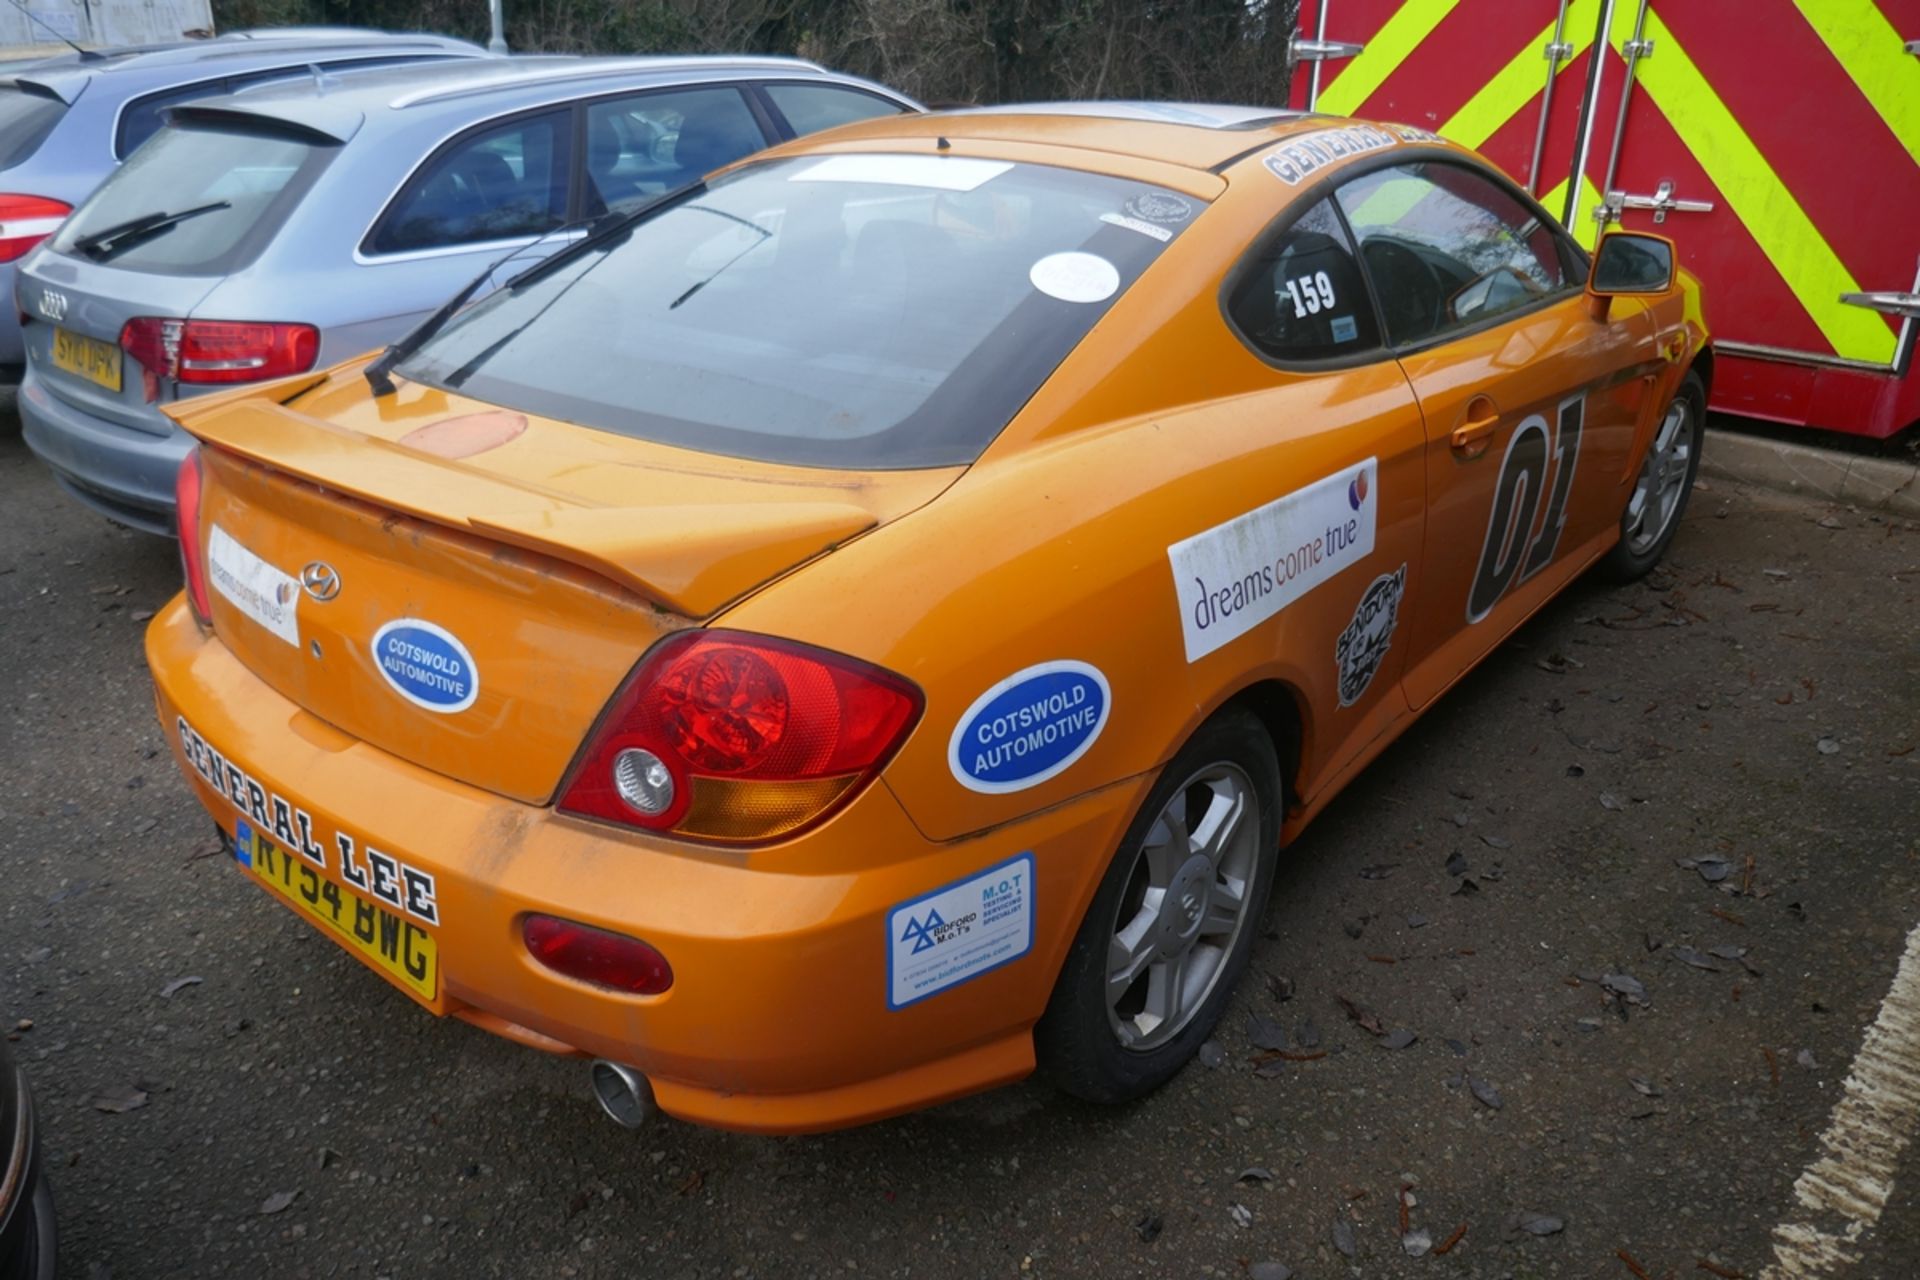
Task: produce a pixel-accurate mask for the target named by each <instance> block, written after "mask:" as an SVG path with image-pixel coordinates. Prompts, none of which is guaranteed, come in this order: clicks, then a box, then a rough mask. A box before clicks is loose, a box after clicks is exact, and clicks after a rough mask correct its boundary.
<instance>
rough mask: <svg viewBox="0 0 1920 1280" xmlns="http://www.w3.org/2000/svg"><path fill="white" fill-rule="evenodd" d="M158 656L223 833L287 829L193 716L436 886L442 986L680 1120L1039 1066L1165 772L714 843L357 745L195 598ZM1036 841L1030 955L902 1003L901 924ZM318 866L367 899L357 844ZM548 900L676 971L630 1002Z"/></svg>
mask: <svg viewBox="0 0 1920 1280" xmlns="http://www.w3.org/2000/svg"><path fill="white" fill-rule="evenodd" d="M147 658H148V663H149V666H150V668H151V669H152V672H153V676H154V680H155V684H156V687H157V700H158V708H159V713H160V718H161V722H162V725H163V727H164V728H165V729H166V730H167V733H168V736H169V738H170V739H171V740H172V745H173V748H174V752H175V756H176V758H177V759H178V760H179V762H180V764H181V767H182V770H183V772H184V773H185V774H186V776H187V778H188V779H189V781H190V782H192V783H193V785H194V787H195V789H196V791H197V792H198V794H199V796H200V799H201V801H202V803H203V804H205V805H206V806H207V808H208V809H209V811H210V812H212V813H213V815H214V817H215V819H216V820H217V821H218V822H219V823H220V825H221V826H222V827H223V828H225V829H227V830H228V831H232V829H233V828H234V826H235V824H236V822H237V821H240V820H242V819H245V820H248V821H253V822H255V823H256V825H265V824H259V823H258V819H257V817H248V816H247V815H246V814H243V813H242V812H241V810H240V809H239V808H238V807H236V805H235V804H234V803H233V802H232V801H231V800H230V799H228V797H227V795H226V794H225V793H224V791H223V790H222V789H216V788H215V787H214V786H212V785H211V784H210V783H209V782H208V780H207V777H206V776H204V774H203V773H202V772H201V771H200V770H199V769H198V768H196V766H195V764H194V762H193V761H191V760H189V759H188V754H187V749H186V748H184V747H183V745H182V743H183V732H182V727H181V726H182V723H183V722H184V724H185V725H186V726H189V727H190V729H191V731H192V733H193V734H195V735H198V737H199V738H200V739H202V740H204V741H205V742H206V743H207V744H209V745H210V746H211V747H213V748H214V749H215V750H217V751H218V752H219V753H220V754H221V755H222V756H223V757H224V758H225V761H226V762H227V763H228V764H230V765H233V766H237V767H238V768H239V769H240V770H241V771H242V772H243V773H244V774H245V775H247V776H248V777H249V778H251V779H252V780H254V781H255V782H256V783H257V784H258V785H259V787H260V788H262V789H264V790H265V791H266V792H267V793H269V795H268V805H269V806H271V797H272V796H274V795H278V796H280V797H282V798H284V800H285V802H286V803H287V804H288V805H289V806H297V807H299V808H301V809H303V810H304V811H305V813H306V814H307V815H308V817H309V818H310V819H311V823H312V826H313V829H314V832H315V836H316V839H315V841H314V843H315V844H316V845H317V846H329V845H330V843H331V842H332V841H333V840H334V839H336V838H337V834H336V833H347V834H349V835H350V836H352V837H353V838H354V839H355V840H356V841H357V842H358V843H359V844H360V846H361V847H362V848H363V849H364V848H366V847H368V846H369V845H376V846H377V847H378V848H379V849H380V850H381V851H383V852H384V853H385V854H388V855H391V856H392V857H394V858H397V859H398V860H399V861H400V862H401V863H402V864H404V865H405V866H408V867H413V868H415V869H417V870H420V871H424V872H426V873H427V874H429V875H431V876H432V877H433V889H432V892H433V894H434V901H435V906H436V908H437V916H438V923H437V924H435V925H434V926H433V927H432V928H431V929H429V933H430V934H431V935H432V937H433V941H434V946H435V948H436V950H437V954H438V956H439V969H440V975H441V980H440V984H439V988H438V990H437V991H436V992H435V993H434V994H433V995H432V996H431V997H429V998H423V997H422V996H421V995H420V994H419V993H418V992H415V993H414V998H415V999H416V1000H419V1001H420V1002H421V1003H423V1004H426V1005H427V1006H428V1007H429V1008H431V1009H432V1010H433V1011H434V1012H436V1013H442V1014H452V1015H455V1016H460V1017H464V1018H466V1019H467V1020H469V1021H472V1022H475V1023H476V1024H478V1025H481V1026H484V1027H487V1028H488V1029H490V1030H494V1031H497V1032H500V1033H501V1034H506V1035H509V1036H511V1037H512V1038H515V1039H518V1040H521V1041H522V1042H525V1043H533V1044H538V1045H540V1047H544V1048H549V1049H555V1050H559V1051H565V1050H567V1049H571V1050H573V1051H576V1052H580V1053H584V1054H590V1055H592V1056H594V1057H604V1058H610V1059H613V1060H615V1061H618V1062H624V1063H627V1064H630V1065H632V1066H634V1067H635V1068H637V1069H638V1070H640V1071H641V1072H643V1073H645V1074H646V1075H647V1076H648V1077H649V1078H650V1079H651V1080H652V1082H653V1084H654V1089H655V1094H656V1097H657V1099H658V1101H659V1103H660V1106H661V1108H662V1109H663V1110H664V1111H666V1112H667V1113H668V1114H670V1115H675V1116H678V1117H680V1118H683V1119H688V1120H694V1121H698V1122H701V1123H706V1124H712V1125H717V1126H721V1127H726V1128H735V1129H744V1130H755V1131H766V1132H802V1131H808V1130H818V1129H830V1128H837V1127H841V1126H845V1125H852V1124H859V1123H863V1122H866V1121H870V1120H876V1119H879V1118H881V1117H884V1116H888V1115H893V1114H897V1113H899V1112H903V1111H908V1110H912V1109H915V1108H918V1107H923V1106H928V1105H931V1104H933V1103H937V1102H941V1101H945V1100H947V1099H950V1098H955V1097H959V1096H961V1095H963V1094H967V1093H971V1092H975V1091H977V1090H980V1089H984V1088H987V1087H990V1086H993V1085H997V1084H1002V1083H1006V1082H1008V1081H1011V1080H1014V1079H1018V1078H1019V1077H1021V1076H1024V1075H1025V1074H1027V1073H1028V1072H1029V1071H1031V1070H1032V1068H1033V1045H1032V1034H1031V1032H1032V1026H1033V1024H1034V1022H1035V1021H1036V1020H1037V1019H1038V1018H1039V1016H1040V1014H1041V1012H1042V1011H1043V1010H1044V1009H1045V1007H1046V1002H1047V998H1048V996H1049V994H1050V992H1051V989H1052V985H1053V981H1054V978H1055V975H1056V974H1057V973H1058V971H1059V967H1060V964H1061V962H1062V959H1063V958H1064V955H1065V952H1066V948H1067V946H1068V944H1069V943H1070V942H1071V940H1072V937H1073V934H1074V932H1075V931H1076V929H1077V928H1078V925H1079V921H1080V917H1081V914H1082V912H1083V910H1084V908H1085V904H1086V903H1087V901H1089V900H1090V899H1091V896H1092V893H1093V889H1094V886H1095V885H1096V884H1097V882H1098V879H1099V877H1100V874H1101V872H1102V871H1103V870H1104V867H1105V863H1106V860H1107V855H1108V851H1110V850H1111V849H1112V848H1113V847H1114V846H1115V844H1116V843H1117V842H1118V840H1119V838H1120V835H1121V833H1122V831H1123V830H1124V828H1125V826H1126V824H1127V822H1128V820H1129V819H1130V818H1131V816H1132V812H1133V809H1134V807H1135V805H1136V804H1137V803H1138V801H1139V798H1140V796H1139V791H1140V789H1141V788H1143V787H1144V786H1145V785H1146V782H1145V780H1140V781H1138V782H1129V783H1126V784H1122V785H1118V786H1114V787H1110V788H1107V789H1105V790H1102V791H1099V792H1095V793H1092V794H1090V795H1087V796H1083V797H1081V798H1080V799H1078V800H1076V801H1074V802H1072V803H1070V804H1067V805H1063V806H1059V807H1057V808H1054V809H1052V810H1049V811H1047V812H1045V813H1042V814H1039V815H1035V816H1033V817H1031V818H1029V819H1026V820H1023V821H1021V822H1019V823H1015V824H1012V825H1009V826H1005V827H1001V828H998V829H996V830H994V831H991V832H989V833H986V834H983V835H980V836H977V837H975V838H972V839H968V840H962V841H956V842H951V843H945V844H940V843H935V842H931V841H928V840H927V839H926V838H925V837H923V836H922V835H920V833H919V831H918V830H917V829H916V828H915V827H914V826H913V824H912V823H911V822H910V821H909V820H908V819H907V817H906V815H905V813H904V812H903V811H902V810H901V809H900V807H899V804H898V802H897V801H896V800H895V799H894V798H893V796H892V793H891V792H890V791H889V790H888V789H887V788H886V787H884V786H878V785H876V786H874V787H871V788H869V789H868V790H867V792H865V793H864V794H863V795H862V796H861V797H860V798H859V799H858V800H856V801H855V802H854V803H853V804H852V805H851V806H849V807H848V808H847V809H846V810H845V811H843V812H842V813H840V814H839V815H837V816H836V817H835V818H834V819H832V820H831V821H830V822H828V823H827V824H826V825H825V826H823V827H821V828H819V829H818V830H816V831H813V832H811V833H808V834H806V835H804V836H802V837H800V838H799V839H796V840H794V841H791V842H789V843H787V844H785V845H781V846H777V847H775V848H772V849H767V850H761V851H755V852H753V853H742V852H732V851H716V850H710V849H700V848H695V847H690V846H685V845H679V844H675V843H672V842H668V841H664V840H659V839H655V838H645V837H641V836H637V835H632V834H629V833H626V832H622V831H617V830H615V829H612V828H609V827H604V826H600V825H597V824H593V823H588V822H582V821H578V820H575V819H570V818H565V817H560V816H558V815H556V814H555V813H554V812H553V810H551V809H548V808H541V807H535V806H530V805H526V804H521V803H518V802H515V801H510V800H505V799H502V798H501V797H499V796H496V795H493V794H491V793H488V792H483V791H480V790H477V789H475V788H472V787H468V786H465V785H463V784H461V783H458V782H455V781H452V780H450V779H447V778H445V777H442V776H440V775H437V774H434V773H430V772H428V771H426V770H423V769H420V768H418V767H416V766H414V765H411V764H408V763H407V762H405V761H403V760H400V759H398V758H397V757H394V756H391V755H388V754H386V753H384V752H382V751H379V750H377V749H375V748H373V747H370V746H368V745H367V744H365V743H363V742H360V741H358V740H356V739H352V738H349V737H347V736H346V735H344V734H341V733H340V732H338V731H337V730H334V729H333V728H332V727H331V726H328V725H326V724H324V723H322V722H321V721H319V720H317V719H316V718H315V717H313V716H311V715H309V714H307V713H305V712H303V711H301V710H300V709H299V708H297V707H296V706H294V705H293V704H292V703H289V702H287V701H286V700H285V699H283V698H282V697H281V696H280V695H279V694H278V693H276V692H274V691H273V690H272V689H271V688H269V687H268V686H267V685H265V684H264V683H262V682H261V681H259V680H258V679H257V678H256V677H254V676H253V675H252V673H251V672H249V671H248V670H247V669H246V668H245V667H244V666H243V665H242V664H241V663H240V662H239V661H238V660H237V659H236V658H234V657H233V655H232V654H231V652H230V651H229V650H228V649H227V648H226V646H225V645H223V644H221V643H220V642H219V641H218V640H217V639H214V638H210V637H207V636H205V635H204V634H203V633H202V632H201V631H200V629H199V628H198V626H197V625H196V624H195V623H194V622H193V620H192V618H191V616H190V615H189V613H188V611H187V609H186V607H185V605H184V603H183V602H182V601H180V600H178V599H176V600H175V601H174V603H173V604H171V605H169V606H168V607H167V609H166V610H164V611H163V612H162V613H161V614H160V615H159V616H158V617H157V618H156V619H155V620H154V622H153V624H152V625H151V627H150V628H149V630H148V633H147ZM196 754H199V753H197V752H196ZM203 763H204V760H203ZM216 772H218V770H216ZM241 790H243V791H244V788H241ZM323 833H324V834H323ZM1023 855H1031V858H1032V863H1031V865H1032V868H1033V870H1032V875H1031V897H1030V899H1029V900H1028V902H1029V906H1028V910H1029V913H1030V916H1031V923H1032V927H1031V931H1030V941H1029V942H1028V944H1027V946H1026V949H1025V950H1024V952H1020V953H1017V954H1015V955H1013V956H1012V957H1011V958H1009V959H1006V960H1003V961H1001V962H999V963H998V964H996V965H993V966H990V967H982V968H980V969H979V970H978V971H977V972H971V973H970V974H969V975H968V976H966V977H965V978H964V979H963V980H960V981H957V982H955V983H954V984H953V985H948V986H944V987H941V988H940V989H938V990H937V991H935V992H934V993H931V994H927V995H925V996H924V997H918V998H912V999H909V1000H905V1001H896V1000H895V999H894V998H893V996H894V995H895V994H896V991H897V988H896V987H895V986H894V985H893V983H894V975H893V971H892V969H891V968H890V964H891V963H892V962H893V961H894V960H895V959H898V957H899V955H902V954H904V949H902V950H901V951H900V952H898V953H896V952H895V950H894V949H893V948H892V941H893V940H892V938H891V934H892V932H893V929H892V927H891V925H892V919H893V913H894V912H895V911H896V910H897V909H899V908H901V907H902V906H903V905H904V904H908V903H912V902H914V901H915V900H918V899H921V898H924V897H926V896H927V895H930V894H932V893H933V892H935V891H936V890H941V889H943V888H945V887H947V886H952V885H954V884H955V883H956V882H961V881H966V880H968V879H969V878H971V877H974V876H976V875H978V874H979V873H981V872H983V871H986V870H988V869H991V868H998V867H1000V866H1002V865H1003V864H1006V863H1009V862H1011V861H1013V860H1015V859H1018V858H1020V857H1022V856H1023ZM243 874H249V876H250V878H251V877H253V876H254V873H252V872H243ZM317 874H319V875H322V876H324V878H325V879H327V880H332V881H334V882H335V883H337V884H340V885H341V887H342V889H343V890H346V886H345V884H344V882H343V881H342V877H341V875H340V866H339V862H338V859H337V858H334V859H330V860H329V861H328V862H327V864H326V865H325V866H324V867H322V868H320V870H319V871H318V872H317ZM348 891H349V892H350V890H348ZM536 911H537V912H542V913H547V914H551V915H557V916H561V917H564V918H566V919H571V920H577V921H581V922H583V923H586V924H590V925H595V926H598V927H601V928H606V929H612V930H615V931H618V932H621V933H626V934H629V935H632V936H634V937H638V938H641V939H643V940H645V941H646V942H648V943H650V944H651V945H653V946H654V947H657V948H658V949H659V950H660V951H661V952H662V953H663V954H664V955H665V956H666V957H667V959H668V961H669V962H670V963H671V965H672V966H673V972H674V982H673V985H672V986H671V987H670V988H669V989H668V990H667V991H666V992H664V993H662V994H660V995H658V996H651V997H635V996H626V995H619V994H615V993H613V992H610V991H606V990H603V989H600V988H596V987H591V986H588V985H586V984H583V983H580V982H576V981H574V980H571V979H568V978H565V977H562V976H561V975H559V974H556V973H554V972H552V971H550V970H548V969H546V968H544V967H543V966H541V965H540V964H539V963H537V962H536V961H534V960H533V958H532V957H531V956H530V955H529V954H528V952H527V950H526V948H525V946H524V945H523V943H522V941H521V933H520V930H521V924H522V921H523V919H524V917H525V916H526V914H527V913H529V912H536ZM985 918H986V917H984V916H983V917H982V919H983V920H984V919H985ZM356 954H357V953H356ZM369 967H370V968H374V971H375V972H381V973H383V976H388V977H389V979H390V980H391V981H393V982H394V985H396V986H397V987H400V988H401V989H402V990H405V989H406V988H405V986H404V984H403V983H402V982H401V981H399V980H398V979H396V978H394V976H393V975H392V974H387V973H385V971H383V970H381V969H379V968H378V967H376V966H374V965H373V964H372V963H369ZM370 989H371V988H370ZM542 1037H544V1038H545V1039H544V1040H543V1039H542Z"/></svg>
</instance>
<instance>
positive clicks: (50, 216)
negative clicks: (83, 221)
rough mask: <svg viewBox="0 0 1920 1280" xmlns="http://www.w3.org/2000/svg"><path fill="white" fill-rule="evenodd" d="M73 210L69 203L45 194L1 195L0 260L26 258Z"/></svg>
mask: <svg viewBox="0 0 1920 1280" xmlns="http://www.w3.org/2000/svg"><path fill="white" fill-rule="evenodd" d="M72 212H73V206H72V205H70V204H67V203H66V202H64V201H61V200H49V199H47V198H46V197H45V196H8V195H0V262H17V261H19V260H20V259H21V258H24V257H26V256H27V250H29V249H31V248H33V246H35V245H37V244H39V243H40V242H41V241H42V240H45V239H46V238H47V237H48V236H50V235H52V234H53V233H54V230H55V228H57V227H59V225H60V224H61V223H62V222H63V221H65V220H66V216H67V215H68V214H70V213H72Z"/></svg>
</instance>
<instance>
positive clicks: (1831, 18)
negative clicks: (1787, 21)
mask: <svg viewBox="0 0 1920 1280" xmlns="http://www.w3.org/2000/svg"><path fill="white" fill-rule="evenodd" d="M1793 2H1794V4H1795V6H1797V7H1798V8H1799V10H1800V16H1801V17H1803V18H1805V19H1806V20H1807V25H1808V26H1810V27H1812V28H1813V29H1814V31H1815V33H1817V34H1818V35H1819V37H1820V39H1821V40H1822V41H1823V42H1824V43H1825V44H1826V46H1827V48H1828V49H1830V50H1831V51H1832V52H1833V56H1834V57H1835V58H1837V59H1839V62H1840V65H1841V66H1842V67H1845V68H1846V72H1847V74H1848V75H1849V76H1852V77H1853V82H1854V83H1855V84H1856V85H1859V86H1860V93H1861V95H1862V96H1864V97H1865V98H1866V100H1867V101H1868V102H1870V103H1872V104H1873V109H1874V110H1875V111H1878V112H1879V113H1880V118H1881V119H1882V120H1885V121H1886V122H1887V127H1888V128H1889V129H1891V130H1893V136H1894V137H1896V138H1898V139H1899V140H1900V145H1901V146H1903V147H1905V148H1906V149H1907V154H1908V155H1910V156H1912V157H1913V158H1914V161H1915V163H1920V58H1915V57H1914V56H1913V55H1912V54H1910V53H1907V52H1906V51H1905V50H1903V49H1902V48H1901V42H1900V36H1899V34H1898V33H1897V32H1896V31H1895V30H1894V28H1893V24H1892V23H1890V22H1888V21H1887V19H1886V15H1884V14H1882V13H1881V12H1880V10H1879V9H1878V8H1876V7H1875V6H1874V4H1873V0H1793ZM1909 34H1912V33H1909Z"/></svg>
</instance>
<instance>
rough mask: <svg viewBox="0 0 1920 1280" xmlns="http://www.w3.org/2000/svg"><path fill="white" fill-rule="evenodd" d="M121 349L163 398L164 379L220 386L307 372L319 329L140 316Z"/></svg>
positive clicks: (151, 394)
mask: <svg viewBox="0 0 1920 1280" xmlns="http://www.w3.org/2000/svg"><path fill="white" fill-rule="evenodd" d="M120 347H121V350H123V351H125V352H126V353H127V354H128V355H130V356H132V357H133V358H134V360H135V361H137V362H138V363H139V365H140V367H141V368H142V369H143V370H145V371H146V374H147V399H148V400H149V401H151V400H156V399H158V398H159V391H160V389H159V384H158V382H157V379H160V378H172V379H173V380H174V381H176V382H188V383H200V384H221V383H235V382H264V381H265V380H267V379H268V378H284V377H286V376H288V375H289V374H295V373H305V372H306V371H307V370H309V369H311V368H313V362H314V361H315V360H316V359H318V358H319V355H320V331H319V330H318V329H316V328H314V327H313V326H312V325H310V324H267V323H262V322H256V321H251V320H171V319H167V318H165V317H162V316H135V317H134V318H133V319H131V320H129V321H127V323H126V325H125V326H124V327H122V328H121V330H120Z"/></svg>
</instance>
